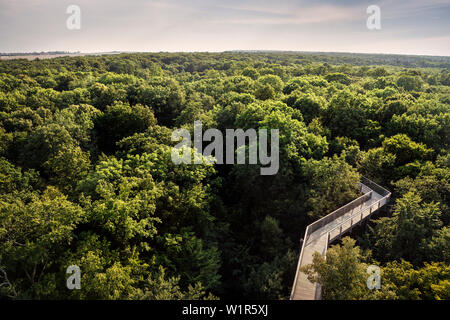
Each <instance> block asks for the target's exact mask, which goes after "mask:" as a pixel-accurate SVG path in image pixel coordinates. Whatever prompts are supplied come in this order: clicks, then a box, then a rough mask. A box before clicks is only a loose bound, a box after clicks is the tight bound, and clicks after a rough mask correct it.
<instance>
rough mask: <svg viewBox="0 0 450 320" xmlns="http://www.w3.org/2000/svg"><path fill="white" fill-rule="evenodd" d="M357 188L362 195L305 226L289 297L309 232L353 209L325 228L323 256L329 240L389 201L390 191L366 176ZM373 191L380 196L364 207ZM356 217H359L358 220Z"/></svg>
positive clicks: (293, 289)
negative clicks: (336, 222) (328, 227)
mask: <svg viewBox="0 0 450 320" xmlns="http://www.w3.org/2000/svg"><path fill="white" fill-rule="evenodd" d="M359 190H360V191H361V192H362V193H363V195H362V196H360V197H358V198H356V199H355V200H353V201H351V202H349V203H347V204H346V205H344V206H342V207H340V208H339V209H337V210H335V211H333V212H331V213H330V214H328V215H326V216H325V217H323V218H320V219H319V220H316V221H315V222H313V223H311V224H310V225H308V226H307V227H306V230H305V235H304V237H303V243H302V249H301V252H300V256H299V259H298V263H297V271H296V273H295V278H294V284H293V286H292V290H291V297H290V298H291V299H293V297H294V293H295V289H296V285H297V279H298V274H299V272H300V271H299V269H300V266H301V263H302V258H303V253H304V249H305V245H307V242H308V240H309V238H310V236H311V234H313V233H314V232H315V231H317V230H319V229H320V228H323V227H325V226H326V225H327V224H329V223H331V222H335V221H338V218H340V217H342V216H344V215H345V214H347V213H349V212H350V211H353V212H352V214H351V215H350V216H349V217H347V218H345V219H342V221H338V224H337V225H336V226H334V227H332V228H331V229H329V230H326V234H327V242H326V246H325V250H324V251H323V252H321V254H322V255H323V256H325V253H326V251H327V249H328V244H329V243H330V242H332V241H334V240H335V239H337V238H340V237H341V236H342V234H343V233H345V232H347V231H348V230H351V229H352V228H353V226H354V225H357V224H358V223H360V222H362V221H363V220H364V219H370V217H371V215H372V214H373V213H374V212H375V211H377V210H378V209H379V208H381V207H382V206H384V205H385V204H386V203H387V202H388V201H389V198H390V196H391V193H390V192H389V191H388V190H386V189H385V188H383V187H381V186H379V185H378V184H376V183H375V182H373V181H371V180H369V179H367V178H366V177H361V182H360V183H359ZM374 192H375V193H376V194H377V195H380V196H381V198H380V199H379V200H377V201H375V202H373V203H370V205H369V206H367V207H364V204H366V203H367V202H368V201H369V200H371V199H372V197H373V195H374ZM358 207H359V208H358ZM356 208H358V210H356V212H355V211H354V209H356ZM357 218H359V220H358V219H357ZM348 222H350V225H349V227H347V228H344V229H343V226H345V225H346V224H347V223H348ZM333 233H336V234H334V235H333ZM320 296H321V294H320V292H319V293H318V292H317V290H316V293H315V299H320Z"/></svg>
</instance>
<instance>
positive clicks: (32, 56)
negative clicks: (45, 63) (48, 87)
mask: <svg viewBox="0 0 450 320" xmlns="http://www.w3.org/2000/svg"><path fill="white" fill-rule="evenodd" d="M117 53H119V52H103V53H81V52H80V53H59V54H23V55H14V56H5V55H0V60H14V59H27V60H35V59H37V58H38V59H51V58H58V57H81V56H86V55H90V56H96V55H104V54H117Z"/></svg>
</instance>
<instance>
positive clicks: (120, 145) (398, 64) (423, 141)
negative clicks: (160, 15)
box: [0, 52, 450, 299]
mask: <svg viewBox="0 0 450 320" xmlns="http://www.w3.org/2000/svg"><path fill="white" fill-rule="evenodd" d="M449 67H450V61H449V59H448V58H445V57H414V56H398V55H395V56H393V55H358V54H343V53H342V54H341V53H333V54H319V53H299V52H296V53H291V52H285V53H276V52H255V53H249V52H239V53H238V52H224V53H141V54H117V55H104V56H85V57H63V58H58V59H47V60H34V61H28V60H24V59H21V60H8V61H3V60H2V61H0V278H1V279H6V278H5V277H7V278H8V282H5V285H2V286H1V291H0V296H1V297H8V298H16V299H31V298H32V299H35V298H36V299H213V298H216V297H220V298H242V299H248V298H253V299H286V298H288V296H289V290H290V287H291V285H292V280H293V278H294V275H295V272H296V270H295V266H296V265H297V259H298V239H299V236H300V235H301V234H302V232H303V230H304V229H305V227H306V226H307V225H308V224H310V223H311V222H312V221H313V220H315V219H317V218H320V217H323V216H325V215H326V214H328V213H330V212H331V211H333V210H335V209H337V208H338V207H339V206H341V205H343V204H345V203H347V202H349V201H351V200H353V199H354V198H356V197H357V196H359V195H360V194H359V192H358V189H357V183H358V181H359V179H360V177H361V175H364V176H367V177H368V178H370V179H372V180H374V181H376V182H377V183H380V184H381V185H383V186H386V187H388V188H389V189H390V190H391V191H392V192H393V194H392V200H391V201H392V204H393V206H392V207H391V206H386V207H384V208H385V211H384V212H383V215H382V218H381V219H379V220H378V222H376V223H375V225H374V226H373V225H372V224H369V226H368V227H367V228H368V229H369V232H365V233H364V230H362V231H361V230H360V231H356V234H355V235H356V238H358V241H359V242H358V244H360V245H361V247H362V249H359V248H358V247H355V243H354V242H352V241H351V240H348V239H346V240H344V242H343V245H342V246H336V247H331V248H330V250H329V251H328V253H327V259H326V260H324V259H323V258H321V257H319V256H317V257H316V258H315V261H314V264H313V266H312V267H309V269H308V270H309V271H311V273H310V276H311V277H313V273H314V272H312V271H315V272H316V273H314V274H317V271H319V275H320V277H318V278H314V279H313V280H317V281H320V283H322V285H323V286H324V297H325V298H328V299H338V298H340V299H448V298H449V281H448V278H449V277H448V263H449V261H450V248H449V244H450V228H449V225H448V224H449V222H450V214H449V208H450V202H449V199H450V185H449V181H450V161H449V154H448V149H449V141H450V130H449V128H450V100H449V89H448V86H449V85H450V73H449V72H448V68H449ZM197 120H200V121H202V124H203V129H204V130H206V129H209V128H216V129H219V130H220V131H221V132H224V131H225V130H226V129H231V128H242V129H244V130H247V129H278V130H279V158H280V159H279V160H280V162H279V170H278V173H277V174H276V175H273V176H261V175H260V169H261V165H260V164H256V165H233V166H231V165H219V164H214V165H211V164H207V163H206V161H205V159H204V158H201V155H199V154H197V153H195V152H194V150H192V149H190V150H189V151H190V152H191V154H192V156H195V157H200V158H201V159H202V163H201V164H198V165H197V164H196V165H189V164H181V165H175V164H174V163H173V162H172V161H171V148H172V147H173V146H174V144H175V143H176V142H173V141H172V140H171V134H172V132H173V130H174V128H175V127H177V128H186V129H188V130H191V131H192V130H193V122H194V121H197ZM370 230H372V231H370ZM361 233H364V234H361ZM363 249H370V250H372V253H373V256H374V258H375V259H377V260H378V261H381V262H382V263H383V266H382V283H384V284H383V285H382V286H383V287H382V290H379V291H378V290H375V291H368V290H367V288H366V287H365V279H366V276H367V274H366V273H365V267H366V266H367V265H368V264H378V263H377V262H376V261H375V260H373V258H371V257H370V255H366V254H365V251H364V254H363ZM70 265H78V266H79V267H80V268H81V272H82V276H81V277H82V279H81V286H82V288H81V289H80V290H68V289H67V288H66V286H65V281H66V277H67V275H66V273H65V272H66V268H67V267H68V266H70ZM0 282H2V281H0Z"/></svg>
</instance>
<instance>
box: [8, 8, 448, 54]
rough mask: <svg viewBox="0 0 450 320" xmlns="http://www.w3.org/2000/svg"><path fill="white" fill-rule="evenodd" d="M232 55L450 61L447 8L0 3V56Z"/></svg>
mask: <svg viewBox="0 0 450 320" xmlns="http://www.w3.org/2000/svg"><path fill="white" fill-rule="evenodd" d="M71 4H75V5H78V6H79V7H80V8H81V29H80V30H68V29H67V27H66V20H67V18H68V17H69V14H67V13H66V9H67V7H68V6H69V5H71ZM373 4H374V5H378V6H379V7H380V9H381V30H368V29H367V27H366V20H367V18H368V16H369V15H368V14H367V13H366V9H367V7H368V6H369V5H373ZM237 49H245V50H258V49H263V50H299V51H333V52H339V51H341V52H368V53H400V54H426V55H446V56H450V0H380V1H377V0H370V1H366V0H315V1H305V0H271V1H269V0H259V1H256V0H222V1H219V0H154V1H153V0H95V1H94V0H71V1H66V0H0V52H32V51H54V50H62V51H81V52H105V51H114V50H117V51H224V50H237Z"/></svg>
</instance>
